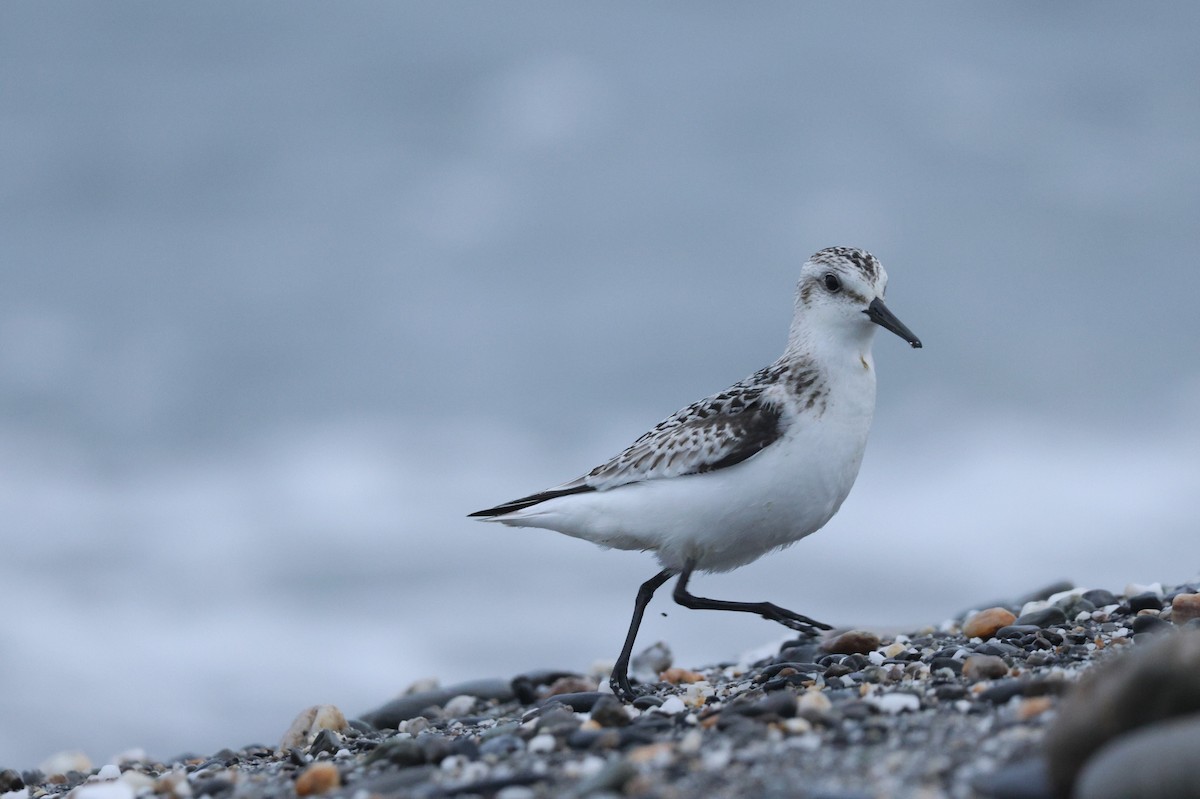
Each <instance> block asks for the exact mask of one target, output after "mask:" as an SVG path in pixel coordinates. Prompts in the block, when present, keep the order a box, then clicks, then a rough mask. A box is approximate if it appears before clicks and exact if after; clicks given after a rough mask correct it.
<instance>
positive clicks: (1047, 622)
mask: <svg viewBox="0 0 1200 799" xmlns="http://www.w3.org/2000/svg"><path fill="white" fill-rule="evenodd" d="M1066 623H1067V614H1066V611H1064V610H1063V609H1062V608H1059V607H1055V606H1054V605H1051V606H1050V607H1048V608H1042V609H1041V610H1035V611H1032V612H1031V613H1026V614H1025V615H1023V616H1020V617H1018V618H1017V623H1016V624H1015V625H1013V626H1014V627H1020V626H1022V625H1026V624H1029V625H1033V626H1034V627H1050V626H1051V625H1055V624H1066Z"/></svg>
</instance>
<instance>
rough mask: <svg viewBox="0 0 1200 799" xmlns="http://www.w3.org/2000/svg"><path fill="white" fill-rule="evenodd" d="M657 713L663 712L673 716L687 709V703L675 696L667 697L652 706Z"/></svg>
mask: <svg viewBox="0 0 1200 799" xmlns="http://www.w3.org/2000/svg"><path fill="white" fill-rule="evenodd" d="M654 710H655V711H656V712H658V713H665V714H666V715H668V716H674V715H675V714H676V713H682V712H683V711H685V710H687V705H685V704H684V703H683V700H682V699H680V698H679V697H677V696H671V697H667V700H666V701H665V702H663V703H662V704H661V705H659V706H658V707H656V708H654Z"/></svg>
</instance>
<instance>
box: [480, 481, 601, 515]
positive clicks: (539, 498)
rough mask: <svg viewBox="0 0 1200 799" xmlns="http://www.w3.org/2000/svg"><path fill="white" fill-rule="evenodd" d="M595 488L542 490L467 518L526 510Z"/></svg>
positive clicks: (574, 487) (578, 487)
mask: <svg viewBox="0 0 1200 799" xmlns="http://www.w3.org/2000/svg"><path fill="white" fill-rule="evenodd" d="M595 490H596V489H594V488H592V487H591V486H589V485H580V486H573V487H571V488H560V489H556V490H553V491H542V492H540V493H537V494H530V495H529V496H527V497H521V498H520V499H514V500H513V501H512V502H505V503H503V504H500V505H497V506H496V507H494V508H487V509H486V510H477V511H475V512H474V513H468V514H467V518H468V519H491V518H495V517H496V516H503V515H504V514H506V513H512V512H513V511H518V510H524V509H525V508H529V507H532V506H534V505H538V504H540V503H542V502H545V501H546V500H548V499H554V498H556V497H565V496H568V495H569V494H583V493H586V492H588V491H595Z"/></svg>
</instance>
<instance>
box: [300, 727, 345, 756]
mask: <svg viewBox="0 0 1200 799" xmlns="http://www.w3.org/2000/svg"><path fill="white" fill-rule="evenodd" d="M343 746H345V743H344V742H343V740H342V736H340V735H338V734H337V733H336V732H334V731H333V730H321V731H320V732H319V733H317V737H316V738H313V742H312V745H311V746H309V747H308V753H309V754H310V755H313V756H316V755H319V754H321V753H322V752H328V753H329V754H331V755H332V754H334V753H336V752H337V751H338V750H339V749H341V748H342V747H343Z"/></svg>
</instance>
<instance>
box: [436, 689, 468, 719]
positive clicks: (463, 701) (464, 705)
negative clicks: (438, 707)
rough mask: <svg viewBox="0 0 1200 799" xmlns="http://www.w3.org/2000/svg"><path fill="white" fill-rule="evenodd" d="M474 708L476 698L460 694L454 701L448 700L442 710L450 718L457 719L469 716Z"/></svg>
mask: <svg viewBox="0 0 1200 799" xmlns="http://www.w3.org/2000/svg"><path fill="white" fill-rule="evenodd" d="M474 707H475V697H473V696H467V695H466V694H459V695H458V696H456V697H454V698H453V699H449V700H447V701H446V704H444V705H442V710H443V711H445V713H446V715H447V716H449V717H450V718H456V717H458V716H465V715H467V714H468V713H470V712H471V709H472V708H474Z"/></svg>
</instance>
